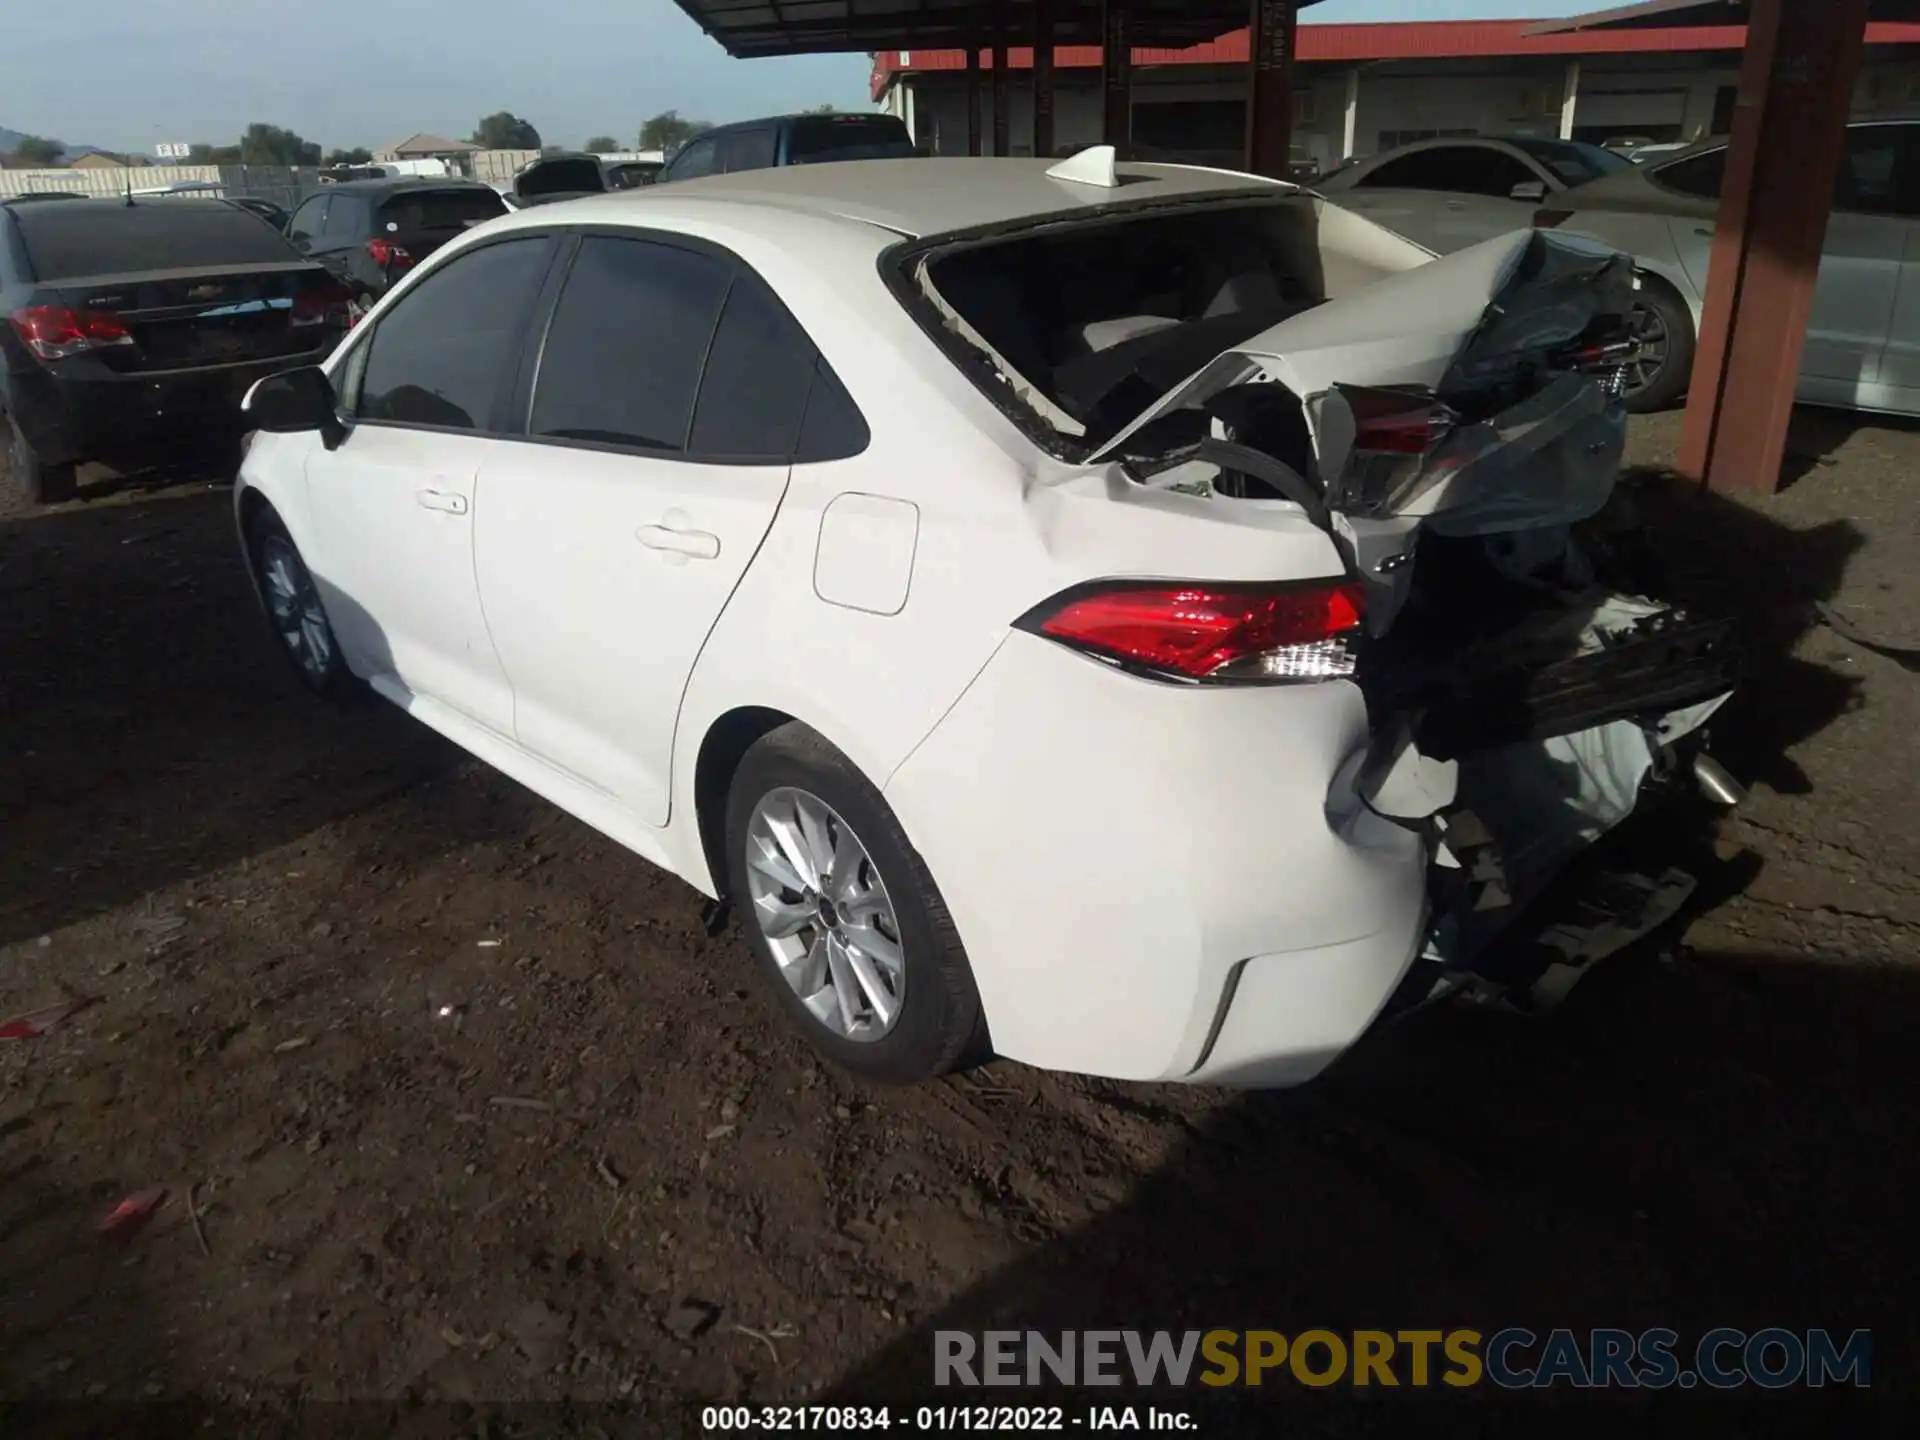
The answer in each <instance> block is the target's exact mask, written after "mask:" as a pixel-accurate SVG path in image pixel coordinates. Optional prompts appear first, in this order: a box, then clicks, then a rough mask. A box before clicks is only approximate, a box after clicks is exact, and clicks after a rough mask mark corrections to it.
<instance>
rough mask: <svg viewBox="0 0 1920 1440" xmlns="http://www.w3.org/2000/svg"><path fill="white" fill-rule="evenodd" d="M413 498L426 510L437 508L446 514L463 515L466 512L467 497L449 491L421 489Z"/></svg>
mask: <svg viewBox="0 0 1920 1440" xmlns="http://www.w3.org/2000/svg"><path fill="white" fill-rule="evenodd" d="M413 498H414V499H416V500H418V501H419V502H420V505H421V508H423V509H426V510H439V511H442V512H444V513H446V514H448V515H464V514H466V513H467V497H466V496H464V495H455V494H453V493H452V492H451V491H447V490H422V491H419V492H418V493H417V494H416V495H415V496H414V497H413Z"/></svg>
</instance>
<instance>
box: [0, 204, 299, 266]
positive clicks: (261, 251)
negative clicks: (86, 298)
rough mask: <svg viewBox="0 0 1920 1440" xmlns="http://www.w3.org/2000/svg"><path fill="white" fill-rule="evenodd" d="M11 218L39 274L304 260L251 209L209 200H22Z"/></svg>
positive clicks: (259, 263)
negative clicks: (71, 202) (60, 202)
mask: <svg viewBox="0 0 1920 1440" xmlns="http://www.w3.org/2000/svg"><path fill="white" fill-rule="evenodd" d="M13 216H14V222H15V223H16V224H17V225H18V226H19V227H20V238H21V239H22V240H24V241H25V242H26V247H27V256H28V258H29V260H31V262H32V264H33V272H34V274H36V275H37V276H39V277H40V278H41V279H42V280H66V279H69V278H71V277H74V276H78V275H121V274H126V273H129V272H135V271H142V270H179V269H185V268H187V267H188V266H194V265H272V264H284V263H286V262H288V261H292V260H297V259H299V258H300V257H299V255H298V254H297V253H296V252H295V251H294V250H292V249H290V248H289V247H288V245H287V242H286V241H285V240H283V239H282V238H281V237H280V236H278V235H276V234H274V232H273V231H271V230H269V229H268V228H267V227H266V226H265V225H262V224H261V223H260V222H259V221H258V220H257V219H255V218H254V217H253V216H251V215H249V214H248V213H247V212H246V211H244V210H236V209H234V208H233V207H232V206H230V205H209V204H208V203H207V202H206V201H204V200H154V201H141V202H138V203H136V204H133V205H112V204H107V203H104V202H89V203H87V204H84V205H20V206H16V207H14V210H13Z"/></svg>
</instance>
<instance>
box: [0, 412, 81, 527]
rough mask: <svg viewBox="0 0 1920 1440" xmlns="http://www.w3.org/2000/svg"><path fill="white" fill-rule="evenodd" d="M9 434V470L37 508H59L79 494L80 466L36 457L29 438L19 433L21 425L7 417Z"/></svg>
mask: <svg viewBox="0 0 1920 1440" xmlns="http://www.w3.org/2000/svg"><path fill="white" fill-rule="evenodd" d="M7 431H8V436H9V441H8V446H7V468H8V469H9V470H11V471H12V472H13V483H14V484H16V485H18V486H19V487H20V489H21V492H22V493H23V494H25V495H26V497H27V499H29V500H31V501H32V502H33V503H34V504H36V505H58V504H60V503H61V502H62V501H64V500H71V499H73V497H74V496H76V495H78V494H79V493H80V481H79V479H78V474H79V469H80V467H79V466H77V465H75V464H73V463H72V462H68V463H67V464H64V465H53V464H49V463H48V462H47V461H45V460H42V459H41V458H40V457H39V456H38V455H36V454H34V453H33V447H32V446H31V445H29V444H28V443H27V437H26V436H24V435H22V434H21V433H20V422H19V421H17V420H15V419H14V418H13V417H12V416H11V415H9V416H8V417H7Z"/></svg>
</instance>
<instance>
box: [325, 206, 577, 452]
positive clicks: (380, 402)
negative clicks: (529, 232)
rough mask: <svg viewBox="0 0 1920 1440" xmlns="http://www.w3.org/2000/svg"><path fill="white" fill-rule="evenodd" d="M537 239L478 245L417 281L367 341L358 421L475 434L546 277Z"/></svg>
mask: <svg viewBox="0 0 1920 1440" xmlns="http://www.w3.org/2000/svg"><path fill="white" fill-rule="evenodd" d="M547 245H548V241H547V238H546V237H545V236H529V237H527V238H525V239H519V240H506V241H502V242H501V243H500V244H497V245H483V246H481V247H480V248H478V249H475V250H469V251H467V252H466V253H465V254H462V255H459V256H457V257H455V258H454V259H453V260H451V261H449V262H448V263H447V264H445V265H443V266H441V267H440V268H439V269H437V270H435V271H434V272H433V273H431V274H429V275H426V276H423V277H422V278H421V280H420V281H419V283H418V284H417V285H415V286H414V287H413V288H412V289H411V290H410V291H408V292H407V294H406V295H405V296H404V297H403V298H402V299H401V300H400V301H399V302H398V303H397V304H396V305H395V306H394V308H393V310H392V311H391V312H390V313H389V314H387V315H386V316H384V317H383V318H382V319H381V321H380V324H379V326H378V327H377V328H376V329H375V331H374V333H373V336H372V338H371V340H370V341H369V342H368V349H367V357H366V364H365V370H364V372H363V375H362V378H361V382H360V386H359V390H360V397H359V403H358V406H357V414H358V417H359V418H360V419H362V420H367V421H372V422H375V423H382V422H384V423H387V424H393V425H431V426H436V427H440V428H444V429H451V430H485V429H487V428H489V425H490V423H491V420H492V416H493V408H494V402H495V400H496V399H497V398H498V397H499V395H500V394H501V393H502V389H503V386H504V385H505V383H506V381H507V378H508V373H509V371H510V370H511V368H512V366H513V364H514V362H515V361H516V360H517V358H518V357H519V354H520V343H521V337H522V335H523V333H524V330H525V327H526V323H527V317H528V314H529V312H530V310H531V309H532V306H533V300H534V296H535V294H536V293H537V292H538V290H539V288H540V282H541V280H542V278H543V277H544V276H545V274H546V265H547Z"/></svg>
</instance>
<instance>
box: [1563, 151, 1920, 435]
mask: <svg viewBox="0 0 1920 1440" xmlns="http://www.w3.org/2000/svg"><path fill="white" fill-rule="evenodd" d="M1726 168H1727V143H1726V141H1724V140H1721V141H1715V142H1711V143H1709V144H1705V145H1700V146H1696V147H1694V148H1692V149H1689V150H1688V151H1686V152H1685V153H1684V154H1682V155H1680V156H1677V157H1670V158H1668V157H1663V158H1659V159H1655V160H1651V161H1649V162H1648V163H1647V164H1646V165H1645V166H1636V167H1634V168H1633V169H1632V170H1630V171H1627V172H1625V173H1623V174H1618V175H1614V176H1610V177H1608V178H1606V179H1604V180H1599V181H1596V182H1594V183H1593V184H1590V185H1584V186H1581V187H1579V188H1577V189H1573V190H1569V191H1567V192H1565V193H1564V194H1561V195H1559V196H1557V197H1556V198H1554V199H1553V200H1551V201H1549V202H1548V204H1547V206H1546V207H1545V208H1544V209H1543V211H1542V213H1541V214H1540V216H1539V220H1540V223H1542V224H1546V225H1550V226H1554V227H1557V228H1559V229H1561V230H1566V231H1578V232H1579V233H1580V234H1582V235H1587V236H1591V237H1593V238H1594V239H1596V240H1598V241H1600V242H1601V243H1602V244H1605V245H1607V246H1609V247H1610V248H1612V249H1616V250H1620V251H1623V252H1625V253H1627V254H1630V255H1632V256H1633V257H1634V259H1635V261H1636V262H1637V263H1638V264H1639V266H1640V269H1641V271H1642V274H1643V276H1644V277H1645V285H1644V292H1643V295H1642V303H1641V307H1640V312H1639V316H1638V319H1637V322H1636V329H1637V330H1638V332H1639V335H1640V337H1641V340H1642V354H1641V356H1640V357H1639V360H1638V362H1637V364H1636V372H1637V373H1636V374H1635V375H1634V376H1633V378H1632V381H1631V383H1630V386H1629V391H1630V397H1629V398H1630V403H1631V405H1632V407H1633V408H1635V409H1640V410H1652V409H1658V408H1661V407H1663V406H1667V405H1671V404H1673V403H1674V402H1675V401H1677V400H1679V399H1680V398H1681V396H1683V395H1684V394H1686V391H1687V385H1688V382H1689V380H1690V379H1691V378H1692V373H1693V357H1694V347H1695V341H1696V339H1697V337H1698V335H1699V327H1700V317H1701V314H1702V313H1703V311H1704V310H1705V308H1706V294H1707V268H1708V262H1709V261H1710V260H1711V259H1712V257H1713V242H1714V230H1715V227H1716V226H1717V224H1718V221H1719V215H1720V189H1721V183H1722V181H1723V180H1724V179H1725V176H1726ZM1798 397H1799V399H1800V400H1801V401H1803V402H1805V403H1807V404H1812V405H1831V406H1835V407H1838V408H1841V409H1848V410H1875V411H1886V412H1890V413H1893V414H1899V415H1920V122H1916V121H1858V122H1856V123H1854V124H1852V125H1850V126H1848V127H1847V140H1846V150H1845V154H1844V156H1843V158H1842V161H1841V165H1840V175H1839V181H1838V184H1837V185H1836V187H1835V190H1834V196H1833V213H1832V216H1831V217H1830V218H1829V219H1828V221H1827V233H1826V240H1825V244H1824V246H1823V248H1822V254H1821V259H1820V274H1819V277H1818V279H1817V280H1816V281H1815V284H1814V292H1813V308H1812V310H1811V312H1810V313H1809V315H1808V318H1807V341H1806V348H1805V350H1804V351H1803V352H1802V354H1801V360H1800V382H1799V386H1798Z"/></svg>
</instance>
